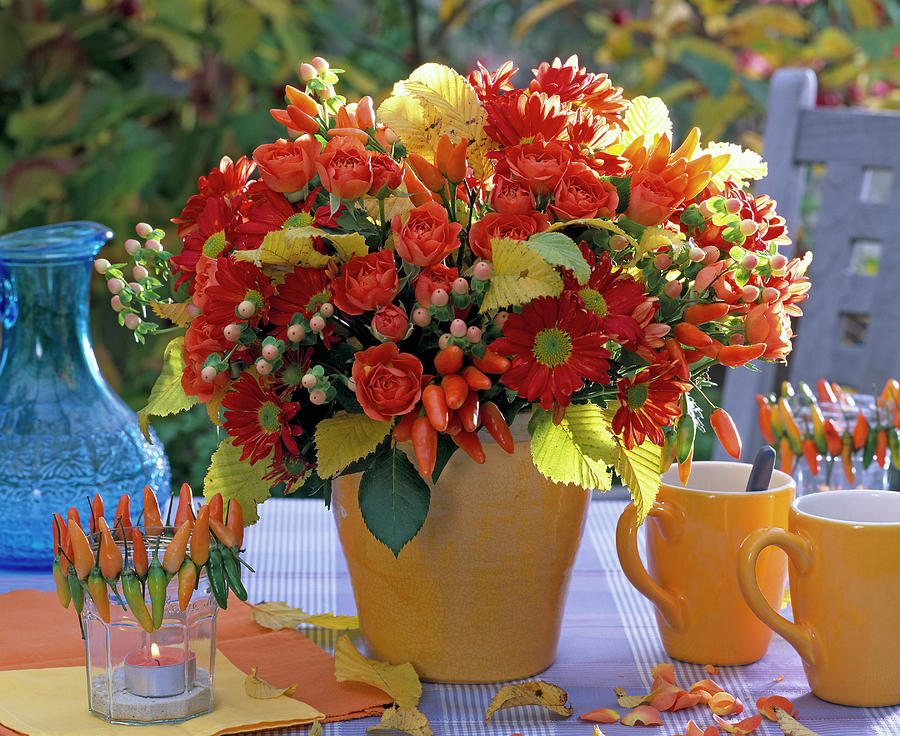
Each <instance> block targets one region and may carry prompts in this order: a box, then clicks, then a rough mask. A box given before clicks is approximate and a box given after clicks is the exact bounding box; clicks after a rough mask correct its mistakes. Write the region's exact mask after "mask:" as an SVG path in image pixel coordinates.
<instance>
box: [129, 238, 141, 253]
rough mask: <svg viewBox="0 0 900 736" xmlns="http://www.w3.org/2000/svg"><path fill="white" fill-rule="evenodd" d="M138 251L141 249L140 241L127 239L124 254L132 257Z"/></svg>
mask: <svg viewBox="0 0 900 736" xmlns="http://www.w3.org/2000/svg"><path fill="white" fill-rule="evenodd" d="M140 249H141V241H140V240H135V239H134V238H128V240H126V241H125V252H126V253H127V254H128V255H130V256H133V255H134V254H135V253H137V252H138V251H139V250H140Z"/></svg>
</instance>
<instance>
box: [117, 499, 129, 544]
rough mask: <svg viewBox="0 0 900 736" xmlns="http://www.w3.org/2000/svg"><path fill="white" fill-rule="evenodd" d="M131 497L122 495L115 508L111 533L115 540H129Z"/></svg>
mask: <svg viewBox="0 0 900 736" xmlns="http://www.w3.org/2000/svg"><path fill="white" fill-rule="evenodd" d="M130 507H131V497H130V496H129V495H128V494H122V497H121V498H120V499H119V505H118V506H116V516H115V518H114V519H113V528H112V533H113V536H114V537H115V538H116V539H131V508H130Z"/></svg>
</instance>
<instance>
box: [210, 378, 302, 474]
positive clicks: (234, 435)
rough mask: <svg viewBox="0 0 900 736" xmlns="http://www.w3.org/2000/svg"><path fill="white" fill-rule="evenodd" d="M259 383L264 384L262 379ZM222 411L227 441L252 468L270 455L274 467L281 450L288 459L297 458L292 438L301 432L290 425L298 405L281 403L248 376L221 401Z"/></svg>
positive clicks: (268, 389)
mask: <svg viewBox="0 0 900 736" xmlns="http://www.w3.org/2000/svg"><path fill="white" fill-rule="evenodd" d="M260 380H261V381H263V382H265V379H264V378H262V379H260ZM222 408H223V409H224V410H225V412H224V417H223V420H222V423H223V425H224V426H225V432H226V433H227V434H228V436H229V437H231V444H232V445H234V446H235V447H241V448H243V449H242V450H241V458H240V459H241V460H242V461H243V460H246V459H247V458H250V464H251V465H253V464H254V463H256V462H258V461H260V460H263V459H265V458H267V457H268V456H269V455H271V454H272V452H273V451H274V453H275V457H274V463H275V464H276V465H277V464H278V463H280V462H281V457H282V454H283V451H284V450H287V451H288V452H289V453H291V454H292V455H299V454H300V449H299V448H298V447H297V441H296V440H295V439H294V437H295V436H297V435H299V434H301V433H302V432H303V430H302V429H301V428H300V427H299V426H296V425H292V424H290V420H291V419H293V418H294V416H295V415H296V414H297V412H298V411H299V409H300V405H299V404H297V403H295V402H292V401H284V402H283V401H282V400H281V399H280V398H278V396H277V394H276V393H275V392H274V391H273V390H272V389H271V388H269V386H268V384H267V383H263V384H260V382H259V381H257V379H256V378H254V377H253V376H252V375H250V374H249V373H242V374H241V377H240V378H239V379H238V380H237V381H236V382H235V383H233V384H232V390H231V391H229V392H228V393H227V394H225V396H224V397H223V398H222Z"/></svg>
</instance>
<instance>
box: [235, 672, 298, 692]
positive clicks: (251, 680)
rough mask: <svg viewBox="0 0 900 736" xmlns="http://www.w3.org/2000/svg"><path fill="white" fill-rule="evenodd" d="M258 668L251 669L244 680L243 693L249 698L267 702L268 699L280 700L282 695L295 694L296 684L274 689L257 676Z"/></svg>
mask: <svg viewBox="0 0 900 736" xmlns="http://www.w3.org/2000/svg"><path fill="white" fill-rule="evenodd" d="M258 670H259V668H258V667H251V668H250V674H249V675H247V677H246V678H244V692H246V693H247V695H249V696H250V697H251V698H257V699H258V700H268V699H269V698H280V697H281V696H282V695H293V694H294V693H295V692H297V684H296V683H294V684H293V685H288V686H287V687H275V686H274V685H272V684H271V683H269V682H266V681H265V680H263V679H262V678H260V677H258V676H257V674H256V673H257V671H258Z"/></svg>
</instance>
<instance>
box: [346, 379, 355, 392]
mask: <svg viewBox="0 0 900 736" xmlns="http://www.w3.org/2000/svg"><path fill="white" fill-rule="evenodd" d="M347 388H349V389H350V390H351V391H353V392H354V393H355V392H356V381H354V380H353V377H352V376H351V377H350V378H348V379H347Z"/></svg>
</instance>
